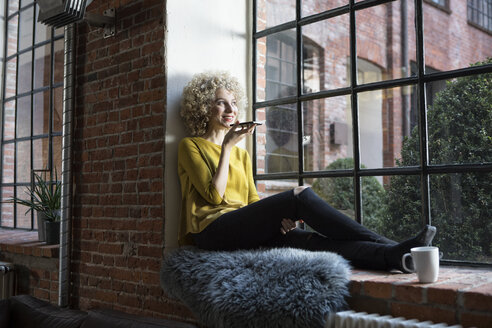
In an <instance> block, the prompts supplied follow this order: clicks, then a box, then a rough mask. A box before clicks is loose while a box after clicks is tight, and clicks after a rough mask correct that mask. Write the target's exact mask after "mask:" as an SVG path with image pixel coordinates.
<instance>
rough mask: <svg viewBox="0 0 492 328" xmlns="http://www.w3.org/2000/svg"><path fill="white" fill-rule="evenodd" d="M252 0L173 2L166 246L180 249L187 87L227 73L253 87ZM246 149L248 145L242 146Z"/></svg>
mask: <svg viewBox="0 0 492 328" xmlns="http://www.w3.org/2000/svg"><path fill="white" fill-rule="evenodd" d="M249 6H250V0H235V1H230V0H207V1H195V0H168V1H167V22H168V24H167V26H168V28H167V38H166V62H167V105H166V107H167V113H166V138H165V142H166V155H165V156H166V161H165V163H166V167H165V181H166V183H165V200H166V201H165V205H166V206H165V217H166V223H165V244H166V250H167V251H169V250H172V249H174V248H175V247H176V246H177V234H178V218H179V214H180V213H179V207H180V201H181V192H180V185H179V181H178V176H177V149H178V143H179V141H180V140H181V139H182V138H183V137H185V136H186V132H185V130H184V126H183V124H182V122H181V119H180V116H179V104H180V101H181V93H182V90H183V87H184V86H185V85H186V83H188V81H189V80H190V79H191V77H192V76H193V75H194V74H196V73H201V72H203V71H209V70H227V71H229V72H231V73H232V74H233V75H235V76H236V77H238V79H239V80H240V81H241V82H242V83H243V85H245V86H247V85H248V83H247V81H248V80H249V76H248V73H247V72H248V71H249V70H248V67H249V66H248V64H249V63H250V60H249V57H248V53H249V41H248V40H249V37H248V31H249V24H248V20H247V16H248V15H247V12H248V8H249ZM242 146H243V147H244V144H243V145H242Z"/></svg>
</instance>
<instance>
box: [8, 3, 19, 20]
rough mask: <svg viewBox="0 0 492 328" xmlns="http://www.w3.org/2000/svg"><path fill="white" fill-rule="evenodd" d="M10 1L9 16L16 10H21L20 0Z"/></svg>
mask: <svg viewBox="0 0 492 328" xmlns="http://www.w3.org/2000/svg"><path fill="white" fill-rule="evenodd" d="M8 3H9V6H8V11H9V12H8V15H7V16H10V15H12V14H13V13H14V12H16V11H17V10H19V0H9V1H8Z"/></svg>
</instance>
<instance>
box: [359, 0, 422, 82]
mask: <svg viewBox="0 0 492 328" xmlns="http://www.w3.org/2000/svg"><path fill="white" fill-rule="evenodd" d="M406 3H407V6H408V9H407V10H408V17H407V22H408V23H407V25H406V27H405V31H401V27H400V25H401V22H400V18H399V16H401V14H400V11H401V9H400V8H401V4H400V1H395V2H393V3H391V4H383V5H378V6H374V7H371V8H368V9H364V10H359V11H357V12H356V28H357V57H358V58H361V59H363V60H364V61H366V62H367V63H371V64H372V65H374V66H376V67H378V71H374V70H372V71H370V75H369V76H368V75H367V74H368V72H366V75H361V74H360V73H361V72H360V68H359V72H357V73H358V74H357V75H358V81H357V83H358V84H364V83H370V82H376V81H382V80H391V79H398V78H402V77H406V76H408V75H407V73H406V72H409V68H408V65H409V62H407V63H403V64H402V59H401V58H402V55H403V54H405V55H406V56H407V57H408V58H410V60H412V59H414V58H416V53H415V46H414V45H415V24H414V19H413V11H412V10H411V9H410V7H413V1H407V2H406ZM394 17H398V19H395V18H394ZM402 32H405V34H406V35H408V38H407V42H406V43H403V42H402V39H401V37H400V34H401V33H402ZM395 34H398V37H395ZM362 69H365V68H362Z"/></svg>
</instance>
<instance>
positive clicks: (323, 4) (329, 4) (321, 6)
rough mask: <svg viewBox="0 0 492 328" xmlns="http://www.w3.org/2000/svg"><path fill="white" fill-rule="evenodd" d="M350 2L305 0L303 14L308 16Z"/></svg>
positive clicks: (342, 0)
mask: <svg viewBox="0 0 492 328" xmlns="http://www.w3.org/2000/svg"><path fill="white" fill-rule="evenodd" d="M348 3H349V2H348V0H337V1H326V0H310V1H308V0H303V1H302V11H301V15H302V16H303V17H306V16H310V15H314V14H319V13H322V12H324V11H327V10H330V9H334V8H337V7H341V6H345V5H348Z"/></svg>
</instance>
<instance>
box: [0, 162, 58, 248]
mask: <svg viewBox="0 0 492 328" xmlns="http://www.w3.org/2000/svg"><path fill="white" fill-rule="evenodd" d="M55 176H56V170H55ZM26 194H27V195H28V197H27V198H26V199H23V198H19V197H14V198H10V199H8V200H7V201H6V202H7V203H17V204H20V205H24V206H26V207H27V211H26V214H27V213H29V212H30V211H33V210H34V211H36V214H37V220H38V221H37V222H38V238H39V240H40V241H46V243H47V244H49V245H53V244H58V243H59V242H60V216H61V210H60V208H61V182H60V181H58V180H55V181H54V182H53V183H52V182H50V181H47V180H46V175H44V176H41V175H39V174H37V173H35V172H34V173H33V184H32V185H31V186H30V187H27V190H26Z"/></svg>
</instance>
